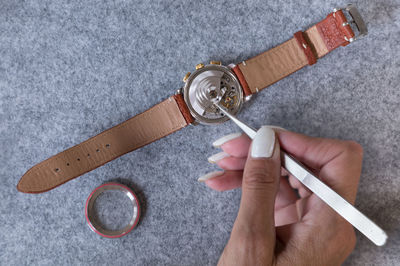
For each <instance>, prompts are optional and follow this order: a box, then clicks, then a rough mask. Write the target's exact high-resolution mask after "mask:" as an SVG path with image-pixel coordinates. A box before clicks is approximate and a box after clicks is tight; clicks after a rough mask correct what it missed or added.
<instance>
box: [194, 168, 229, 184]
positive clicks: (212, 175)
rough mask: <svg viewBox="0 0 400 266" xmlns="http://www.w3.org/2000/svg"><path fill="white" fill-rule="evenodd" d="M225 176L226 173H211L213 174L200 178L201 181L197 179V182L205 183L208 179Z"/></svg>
mask: <svg viewBox="0 0 400 266" xmlns="http://www.w3.org/2000/svg"><path fill="white" fill-rule="evenodd" d="M223 174H224V171H215V172H211V173H208V174H205V175H203V176H201V177H199V179H197V181H199V182H204V181H206V180H208V179H211V178H214V177H218V176H221V175H223Z"/></svg>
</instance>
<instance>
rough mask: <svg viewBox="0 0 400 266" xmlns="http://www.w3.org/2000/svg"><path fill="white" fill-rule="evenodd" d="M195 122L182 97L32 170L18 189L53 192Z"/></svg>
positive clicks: (140, 115) (150, 110) (58, 155)
mask: <svg viewBox="0 0 400 266" xmlns="http://www.w3.org/2000/svg"><path fill="white" fill-rule="evenodd" d="M192 122H193V118H192V116H191V115H190V112H189V110H188V109H187V106H186V104H185V103H184V101H183V98H182V95H175V96H172V97H170V98H168V99H167V100H165V101H163V102H161V103H159V104H157V105H155V106H154V107H152V108H150V109H149V110H147V111H145V112H143V113H141V114H138V115H136V116H134V117H132V118H130V119H129V120H127V121H125V122H123V123H121V124H119V125H117V126H115V127H112V128H110V129H108V130H106V131H104V132H102V133H100V134H98V135H97V136H95V137H92V138H90V139H88V140H86V141H84V142H82V143H80V144H78V145H76V146H74V147H72V148H70V149H68V150H65V151H63V152H61V153H59V154H57V155H55V156H53V157H51V158H49V159H47V160H45V161H43V162H41V163H39V164H37V165H35V166H34V167H32V168H31V169H29V170H28V171H27V172H26V173H25V174H24V175H23V177H22V178H21V180H20V181H19V183H18V185H17V189H18V190H19V191H21V192H26V193H40V192H45V191H48V190H50V189H53V188H55V187H57V186H59V185H61V184H63V183H65V182H67V181H69V180H71V179H73V178H76V177H78V176H80V175H82V174H84V173H87V172H89V171H91V170H93V169H95V168H97V167H99V166H101V165H103V164H105V163H107V162H109V161H111V160H114V159H115V158H117V157H119V156H121V155H123V154H125V153H128V152H131V151H133V150H136V149H138V148H140V147H142V146H144V145H146V144H149V143H151V142H153V141H155V140H158V139H160V138H162V137H165V136H167V135H169V134H171V133H173V132H175V131H177V130H178V129H181V128H183V127H185V126H187V125H188V124H190V123H192Z"/></svg>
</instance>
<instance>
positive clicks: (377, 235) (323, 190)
mask: <svg viewBox="0 0 400 266" xmlns="http://www.w3.org/2000/svg"><path fill="white" fill-rule="evenodd" d="M216 105H217V106H218V107H219V109H220V110H221V112H223V113H224V114H225V115H226V116H227V117H229V118H230V119H231V120H232V121H233V122H235V123H236V125H238V126H239V127H240V128H241V129H242V130H243V131H244V132H245V133H246V134H247V135H248V136H249V137H250V138H251V139H253V138H254V137H255V135H256V133H257V131H256V130H254V129H253V128H251V127H250V126H248V125H246V124H245V123H243V122H241V121H240V120H238V119H237V118H236V117H235V116H233V115H231V114H230V113H228V112H227V111H226V110H225V109H224V108H223V107H222V106H221V105H219V104H216ZM281 161H282V167H284V168H285V169H286V170H287V171H288V172H289V173H290V174H292V175H293V176H294V177H295V178H297V179H298V180H299V181H300V182H301V183H302V184H303V185H305V186H306V187H307V188H308V189H310V190H311V191H312V192H313V193H314V194H315V195H317V196H318V197H319V198H320V199H321V200H323V201H324V202H325V203H326V204H328V205H329V206H330V207H331V208H332V209H334V210H335V211H336V212H337V213H338V214H340V215H341V216H342V217H343V218H344V219H346V220H347V221H348V222H349V223H351V224H352V225H353V226H354V227H355V228H357V229H358V230H359V231H360V232H361V233H363V234H364V235H365V236H366V237H368V238H369V239H370V240H371V241H372V242H374V244H375V245H378V246H383V245H384V244H385V243H386V239H387V235H386V233H385V231H383V230H382V229H381V228H380V227H379V226H377V225H376V224H375V223H374V222H372V221H371V220H370V219H368V218H367V217H366V216H365V215H364V214H362V213H361V212H360V211H359V210H357V209H356V208H355V207H354V206H353V205H351V204H350V203H349V202H347V201H346V200H345V199H343V198H342V197H341V196H340V195H339V194H337V193H336V192H335V191H333V190H332V189H331V188H330V187H328V186H327V185H325V184H324V183H323V182H321V181H320V180H319V179H318V178H317V177H316V176H314V174H312V173H311V172H310V171H308V170H307V168H306V167H305V166H303V165H302V164H301V163H300V162H298V161H297V160H296V159H294V158H293V157H292V156H290V155H288V154H287V153H286V152H284V151H282V150H281Z"/></svg>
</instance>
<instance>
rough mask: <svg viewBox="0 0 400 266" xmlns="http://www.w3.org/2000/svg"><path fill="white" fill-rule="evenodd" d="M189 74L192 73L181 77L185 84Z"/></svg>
mask: <svg viewBox="0 0 400 266" xmlns="http://www.w3.org/2000/svg"><path fill="white" fill-rule="evenodd" d="M190 74H192V73H190V72H188V73H186V75H185V76H184V77H183V82H186V80H187V79H188V78H189V76H190Z"/></svg>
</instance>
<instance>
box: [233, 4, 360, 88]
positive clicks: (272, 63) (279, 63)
mask: <svg viewBox="0 0 400 266" xmlns="http://www.w3.org/2000/svg"><path fill="white" fill-rule="evenodd" d="M345 22H347V20H346V17H345V16H344V14H343V12H342V11H341V10H338V11H336V12H333V13H330V14H329V15H328V16H327V17H326V18H325V19H324V20H322V21H321V22H319V23H317V24H316V25H314V26H312V27H311V28H309V29H308V30H306V31H305V32H296V33H295V35H294V37H293V38H292V39H290V40H288V41H286V42H284V43H283V44H281V45H278V46H276V47H274V48H272V49H270V50H268V51H266V52H264V53H262V54H259V55H257V56H255V57H253V58H251V59H249V60H246V61H243V62H242V63H240V64H238V65H237V66H235V67H234V69H233V71H234V72H235V73H236V75H237V76H238V79H239V81H240V83H241V85H242V87H243V90H244V93H245V95H246V96H247V95H250V94H253V93H256V92H258V91H260V90H262V89H263V88H265V87H268V86H269V85H271V84H273V83H275V82H277V81H279V80H281V79H282V78H284V77H286V76H288V75H290V74H291V73H293V72H295V71H297V70H299V69H301V68H303V67H304V66H306V65H312V64H314V63H315V62H316V60H317V59H318V58H321V57H322V56H324V55H326V54H327V53H329V52H330V51H332V50H334V49H336V48H337V47H339V46H346V45H347V44H349V43H350V42H349V41H348V40H350V38H353V37H354V32H353V30H352V29H351V27H350V26H349V25H348V24H346V23H345Z"/></svg>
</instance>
